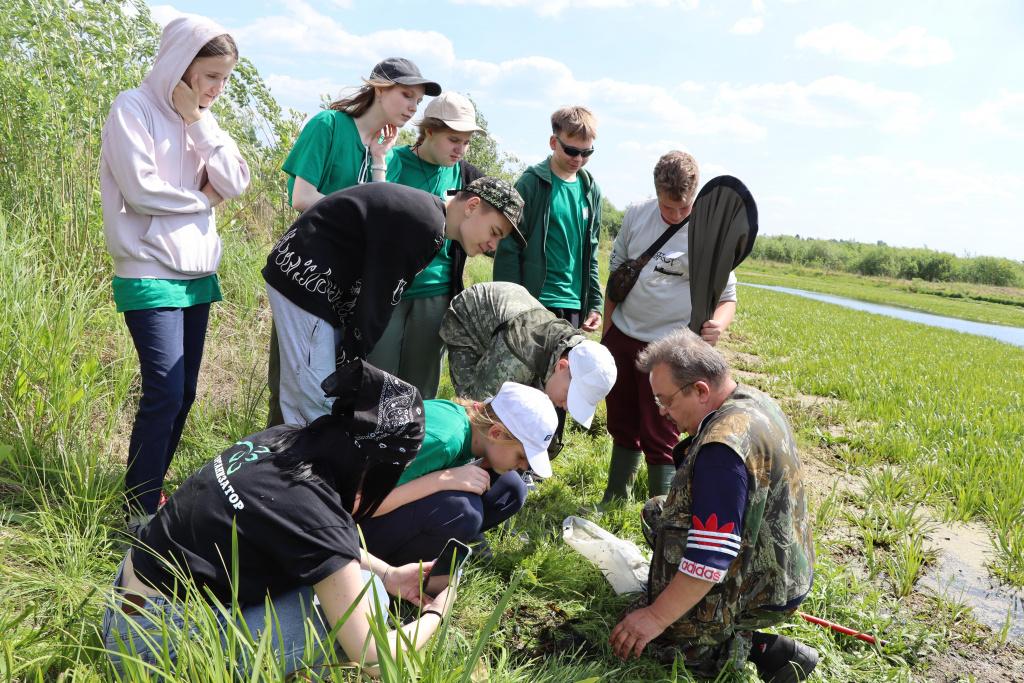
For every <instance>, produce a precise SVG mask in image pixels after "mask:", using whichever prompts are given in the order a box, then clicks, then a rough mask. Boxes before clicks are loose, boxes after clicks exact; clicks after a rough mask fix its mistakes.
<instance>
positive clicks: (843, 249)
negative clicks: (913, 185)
mask: <svg viewBox="0 0 1024 683" xmlns="http://www.w3.org/2000/svg"><path fill="white" fill-rule="evenodd" d="M752 255H753V257H754V258H759V259H764V260H766V261H776V262H779V263H792V264H796V265H801V266H811V267H815V268H824V269H826V270H840V271H843V272H847V273H856V274H859V275H875V276H883V277H893V278H901V279H904V280H913V279H921V280H927V281H928V282H973V283H976V284H982V285H994V286H997V287H1024V263H1021V262H1019V261H1013V260H1011V259H1006V258H997V257H994V256H970V257H962V256H954V255H953V254H950V253H947V252H944V251H933V250H931V249H923V248H915V249H910V248H905V247H890V246H889V245H887V244H885V243H884V242H878V243H876V244H864V243H862V242H853V241H847V240H818V239H810V238H801V237H800V236H799V235H797V236H796V237H791V236H789V235H779V236H767V235H762V236H759V237H758V238H757V242H756V243H755V245H754V251H753V254H752Z"/></svg>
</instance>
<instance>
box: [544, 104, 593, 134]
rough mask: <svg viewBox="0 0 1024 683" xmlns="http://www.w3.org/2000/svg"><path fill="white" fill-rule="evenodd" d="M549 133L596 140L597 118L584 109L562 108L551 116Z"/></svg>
mask: <svg viewBox="0 0 1024 683" xmlns="http://www.w3.org/2000/svg"><path fill="white" fill-rule="evenodd" d="M551 132H552V133H554V134H555V135H559V134H560V133H565V134H566V135H571V136H574V137H585V138H591V139H597V118H596V117H595V116H594V114H593V112H591V111H590V110H589V109H587V108H586V107H579V106H576V107H562V108H561V109H559V110H558V111H556V112H555V113H554V114H552V115H551Z"/></svg>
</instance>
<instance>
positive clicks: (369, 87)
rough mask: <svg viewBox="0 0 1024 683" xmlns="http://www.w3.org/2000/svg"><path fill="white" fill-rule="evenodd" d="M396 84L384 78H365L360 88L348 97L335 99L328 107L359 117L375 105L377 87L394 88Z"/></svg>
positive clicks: (355, 117)
mask: <svg viewBox="0 0 1024 683" xmlns="http://www.w3.org/2000/svg"><path fill="white" fill-rule="evenodd" d="M395 85H396V84H395V83H393V82H392V81H386V80H384V79H382V78H364V79H363V85H362V86H361V87H360V88H359V89H358V90H356V91H355V92H354V93H352V94H351V95H348V96H347V97H340V98H338V99H336V100H334V101H333V102H331V103H330V104H328V105H327V108H328V109H330V110H333V111H340V112H344V113H346V114H348V115H349V116H351V117H352V118H354V119H358V118H359V117H360V116H362V115H363V114H365V113H366V112H368V111H369V110H370V107H372V106H373V103H374V101H375V100H376V99H377V88H383V89H390V88H394V87H395Z"/></svg>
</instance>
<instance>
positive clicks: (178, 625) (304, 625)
mask: <svg viewBox="0 0 1024 683" xmlns="http://www.w3.org/2000/svg"><path fill="white" fill-rule="evenodd" d="M123 566H124V563H123V562H122V567H123ZM362 575H363V581H364V582H366V581H369V580H370V579H371V576H372V579H373V582H374V583H375V584H376V589H375V588H374V587H373V586H371V587H370V588H368V589H367V595H368V596H369V599H370V601H371V604H372V603H373V600H374V590H376V595H377V598H378V599H379V602H378V603H377V605H376V608H375V610H376V611H378V612H383V613H386V612H387V610H388V604H389V600H388V597H387V593H386V592H385V590H384V584H383V583H382V582H381V580H380V578H379V577H377V576H376V575H372V574H371V572H369V571H367V570H363V572H362ZM120 584H121V571H120V570H119V571H118V574H117V579H116V581H115V582H114V589H115V592H117V589H118V587H119V586H120ZM271 603H272V605H273V609H274V616H273V617H272V620H271V622H270V623H268V620H267V617H268V614H267V609H266V606H265V605H264V604H262V603H260V604H254V605H247V606H241V607H240V609H239V611H238V613H236V615H235V616H234V618H235V619H237V620H238V622H239V625H241V623H242V622H244V624H245V626H246V628H248V630H249V632H250V633H251V634H252V637H253V639H254V640H258V639H259V637H260V634H261V633H263V632H264V631H265V630H270V632H271V633H272V635H271V637H270V641H271V646H272V647H273V651H274V658H275V659H277V660H278V661H282V662H283V664H284V674H285V675H287V674H290V673H292V672H294V671H297V670H299V669H301V668H302V667H304V666H316V665H317V664H319V663H321V662H322V661H323V659H324V647H333V648H334V649H335V652H337V654H338V658H339V661H346V660H348V659H349V657H346V655H345V653H344V652H343V651H342V650H341V647H340V646H338V645H337V643H336V641H335V642H332V641H331V637H330V631H331V628H330V626H328V624H327V619H326V617H325V616H324V613H323V611H322V610H321V609H320V605H319V603H318V602H314V593H313V588H312V587H310V586H302V587H299V588H296V589H294V590H291V591H288V592H285V593H279V594H277V595H275V596H273V597H272V598H271ZM138 612H139V613H138V614H134V615H131V616H128V615H125V614H124V613H123V612H122V611H121V610H120V609H117V608H115V607H114V606H113V605H108V606H107V609H106V611H104V613H103V625H102V633H101V636H102V638H103V644H104V647H105V648H106V651H107V656H109V657H110V659H111V661H112V662H113V664H114V668H115V669H116V670H117V671H118V673H119V674H121V675H124V674H125V671H124V667H123V664H122V661H121V658H122V653H124V654H126V655H130V654H131V653H134V655H133V656H134V657H136V658H138V659H139V660H141V661H143V662H146V663H148V664H155V663H156V662H157V661H158V660H159V659H161V658H162V656H163V650H164V648H166V650H167V653H168V655H169V656H170V658H171V660H172V661H177V652H178V647H179V643H180V642H181V641H182V640H188V639H192V638H195V637H197V636H198V635H199V632H200V629H199V628H198V627H197V626H196V625H195V623H194V622H193V623H186V621H185V610H184V607H183V605H182V604H181V603H179V602H175V601H174V600H172V599H170V598H165V597H152V598H147V599H146V606H145V607H144V608H139V609H138ZM190 613H191V615H192V619H193V620H194V619H195V615H196V609H195V607H192V608H191V612H190ZM215 618H216V622H217V629H218V630H219V632H220V634H221V641H222V643H221V646H222V647H223V648H224V649H225V651H226V649H227V643H228V636H227V634H228V623H227V621H228V618H229V617H226V616H225V615H224V614H223V613H221V612H216V617H215ZM165 629H166V632H167V635H168V638H167V642H166V643H165V642H164V640H163V632H164V630H165ZM278 632H280V636H279V635H278ZM307 633H309V634H310V635H311V637H310V639H309V641H310V643H309V645H310V647H309V652H310V656H309V657H308V658H307V657H306V649H307V648H306V643H307V637H306V636H307ZM314 634H315V635H314ZM321 646H322V647H321ZM236 657H237V660H236V662H235V665H236V666H237V667H238V672H239V673H240V674H242V675H246V674H247V673H248V672H249V670H250V668H251V664H250V663H248V662H247V658H248V657H249V653H248V652H247V651H238V650H236Z"/></svg>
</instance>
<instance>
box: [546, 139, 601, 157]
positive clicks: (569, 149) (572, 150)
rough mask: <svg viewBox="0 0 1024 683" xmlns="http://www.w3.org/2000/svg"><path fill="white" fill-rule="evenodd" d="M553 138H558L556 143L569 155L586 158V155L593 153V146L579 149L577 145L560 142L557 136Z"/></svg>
mask: <svg viewBox="0 0 1024 683" xmlns="http://www.w3.org/2000/svg"><path fill="white" fill-rule="evenodd" d="M555 139H556V140H558V144H560V145H561V146H562V151H563V152H565V153H566V154H568V155H569V156H571V157H583V158H584V159H586V158H587V157H589V156H590V155H591V154H593V153H594V148H593V147H591V148H590V149H580V148H579V147H573V146H572V145H567V144H565V143H564V142H562V139H561V138H559V137H558V136H555Z"/></svg>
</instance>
